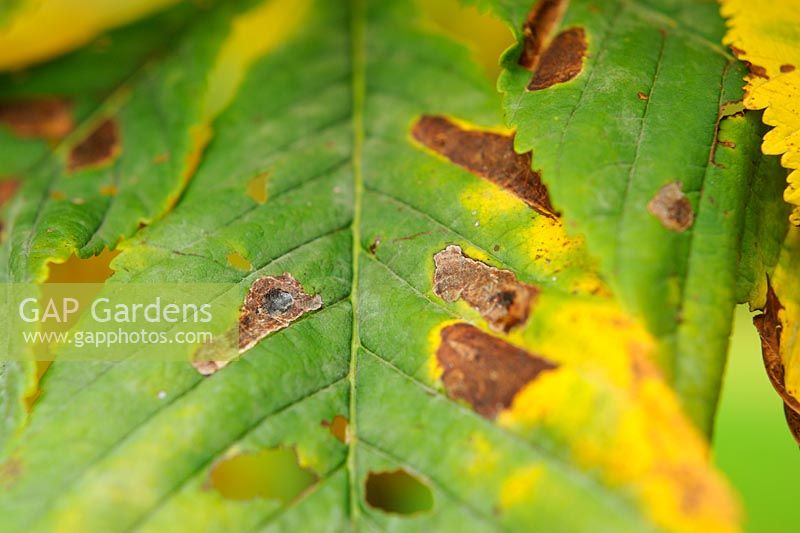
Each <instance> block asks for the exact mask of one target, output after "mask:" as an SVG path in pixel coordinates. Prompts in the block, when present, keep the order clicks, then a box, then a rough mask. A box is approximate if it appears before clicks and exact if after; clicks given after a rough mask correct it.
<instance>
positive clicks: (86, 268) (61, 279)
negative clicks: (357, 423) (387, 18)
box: [46, 250, 119, 283]
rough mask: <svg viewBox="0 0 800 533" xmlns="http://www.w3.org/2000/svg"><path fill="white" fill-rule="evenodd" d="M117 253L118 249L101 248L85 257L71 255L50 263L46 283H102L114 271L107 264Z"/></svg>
mask: <svg viewBox="0 0 800 533" xmlns="http://www.w3.org/2000/svg"><path fill="white" fill-rule="evenodd" d="M118 255H119V250H103V251H102V252H100V253H99V254H98V255H95V256H92V257H87V258H86V259H81V258H80V257H78V256H76V255H71V256H70V257H69V259H67V260H66V261H64V262H63V263H50V264H49V267H50V275H49V276H47V281H46V283H103V282H104V281H105V280H107V279H108V278H109V276H111V274H113V273H114V271H113V270H111V267H110V266H109V265H110V263H111V260H112V259H114V258H115V257H117V256H118Z"/></svg>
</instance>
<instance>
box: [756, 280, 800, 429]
mask: <svg viewBox="0 0 800 533" xmlns="http://www.w3.org/2000/svg"><path fill="white" fill-rule="evenodd" d="M782 310H783V304H781V302H780V300H778V296H777V295H776V294H775V291H774V290H773V289H772V285H771V284H769V283H767V302H766V304H765V306H764V311H763V313H761V314H760V315H756V316H755V317H753V324H754V325H755V326H756V329H757V330H758V334H759V336H760V337H761V356H762V358H763V360H764V369H765V370H766V371H767V377H769V381H770V383H772V387H773V388H774V389H775V391H776V392H777V393H778V395H779V396H780V397H781V399H782V400H783V410H784V415H785V416H786V423H787V425H788V426H789V431H791V433H792V436H793V437H794V439H795V441H797V443H798V444H800V414H798V413H800V401H798V400H797V398H795V397H794V396H792V395H791V394H790V393H789V391H787V390H786V384H785V382H784V378H785V373H786V372H785V369H784V367H783V361H782V360H781V332H782V330H783V324H782V323H781V320H780V314H781V311H782Z"/></svg>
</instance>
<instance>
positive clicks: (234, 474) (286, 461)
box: [206, 448, 317, 503]
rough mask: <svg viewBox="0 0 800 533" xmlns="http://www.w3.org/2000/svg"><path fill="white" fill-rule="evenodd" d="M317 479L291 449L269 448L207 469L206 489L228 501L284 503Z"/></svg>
mask: <svg viewBox="0 0 800 533" xmlns="http://www.w3.org/2000/svg"><path fill="white" fill-rule="evenodd" d="M316 480H317V476H316V475H315V474H314V473H313V472H310V471H308V470H306V469H304V468H302V467H301V466H300V465H299V464H298V461H297V455H296V454H295V452H294V450H292V449H289V448H272V449H267V450H262V451H260V452H257V453H243V454H239V455H234V456H233V457H229V458H226V459H222V460H221V461H219V462H217V463H216V464H215V465H214V466H213V468H212V469H211V473H210V475H209V479H208V483H207V485H206V486H207V487H208V488H213V489H215V490H217V491H218V492H219V493H220V494H221V495H222V496H223V497H224V498H228V499H231V500H252V499H254V498H266V499H274V500H278V501H280V502H282V503H288V502H290V501H292V500H294V499H295V498H296V497H297V496H299V495H300V494H301V493H302V492H303V491H304V490H305V489H307V488H308V487H310V486H311V485H312V484H313V483H314V482H315V481H316Z"/></svg>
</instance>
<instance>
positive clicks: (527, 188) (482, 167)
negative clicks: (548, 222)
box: [412, 115, 555, 217]
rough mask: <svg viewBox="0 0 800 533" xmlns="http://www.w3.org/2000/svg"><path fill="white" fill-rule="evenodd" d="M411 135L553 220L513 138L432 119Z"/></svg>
mask: <svg viewBox="0 0 800 533" xmlns="http://www.w3.org/2000/svg"><path fill="white" fill-rule="evenodd" d="M412 135H413V136H414V139H416V140H417V141H418V142H420V143H421V144H422V145H424V146H426V147H428V148H430V149H431V150H433V151H435V152H436V153H438V154H440V155H442V156H444V157H446V158H447V159H449V160H450V161H452V162H453V163H455V164H456V165H458V166H460V167H463V168H465V169H467V170H468V171H470V172H472V173H473V174H475V175H477V176H480V177H482V178H484V179H487V180H489V181H491V182H492V183H494V184H496V185H499V186H500V187H503V188H504V189H506V190H508V191H510V192H512V193H513V194H515V195H516V196H518V197H519V198H520V199H521V200H523V201H524V202H525V203H526V204H528V206H530V207H531V208H533V209H535V210H536V211H538V212H539V213H542V214H543V215H547V216H550V217H553V216H555V211H554V210H553V206H552V205H550V198H549V197H548V195H547V188H546V187H545V186H544V184H543V183H542V179H541V176H540V175H539V173H538V172H534V171H533V170H531V154H530V153H526V154H518V153H516V152H515V151H514V137H513V136H512V135H501V134H499V133H494V132H489V131H475V130H467V129H464V128H461V127H460V126H458V125H457V124H455V123H453V122H451V121H450V120H448V119H447V118H445V117H441V116H431V115H425V116H423V117H421V118H420V119H419V120H418V121H417V122H416V123H415V124H414V128H413V130H412Z"/></svg>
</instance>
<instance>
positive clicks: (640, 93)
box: [636, 91, 650, 101]
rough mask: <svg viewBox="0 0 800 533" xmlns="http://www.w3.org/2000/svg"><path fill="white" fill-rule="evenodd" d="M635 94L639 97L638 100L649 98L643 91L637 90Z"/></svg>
mask: <svg viewBox="0 0 800 533" xmlns="http://www.w3.org/2000/svg"><path fill="white" fill-rule="evenodd" d="M636 96H638V97H639V100H642V101H647V100H649V99H650V97H649V96H647V95H646V94H645V93H643V92H642V91H639V92H638V93H636Z"/></svg>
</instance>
